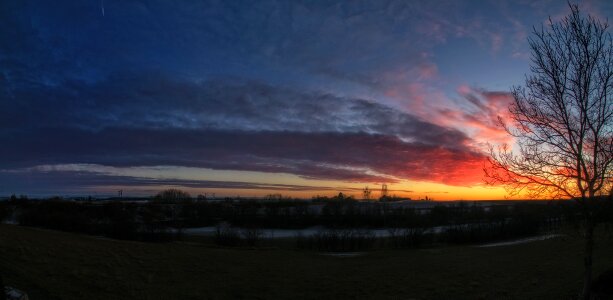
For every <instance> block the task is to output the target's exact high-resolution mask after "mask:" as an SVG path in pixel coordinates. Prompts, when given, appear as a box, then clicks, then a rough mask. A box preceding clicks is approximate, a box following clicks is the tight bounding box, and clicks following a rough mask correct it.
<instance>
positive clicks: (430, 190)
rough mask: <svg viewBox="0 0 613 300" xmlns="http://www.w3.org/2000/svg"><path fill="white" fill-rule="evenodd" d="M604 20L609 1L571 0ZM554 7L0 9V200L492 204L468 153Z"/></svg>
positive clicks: (196, 4) (99, 1) (44, 4)
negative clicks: (178, 195)
mask: <svg viewBox="0 0 613 300" xmlns="http://www.w3.org/2000/svg"><path fill="white" fill-rule="evenodd" d="M579 6H580V8H581V9H582V11H583V12H585V13H589V14H591V15H593V16H595V17H598V18H601V19H603V20H605V19H606V18H608V17H609V16H613V3H612V2H610V1H580V2H579ZM568 12H569V8H568V5H567V3H566V1H553V0H543V1H527V0H526V1H521V0H520V1H499V0H496V1H474V0H464V1H461V0H450V1H445V0H436V1H407V0H401V1H383V0H377V1H269V0H259V1H238V0H237V1H161V0H157V1H129V0H121V1H120V0H91V1H90V0H83V1H62V0H58V1H42V0H40V1H28V0H24V1H1V2H0V25H1V26H0V140H1V141H3V143H2V146H0V196H2V195H11V194H18V195H19V194H25V195H31V196H51V195H83V196H86V195H91V196H99V197H101V196H109V195H115V194H116V193H117V191H118V190H123V195H124V196H144V195H152V194H154V193H156V192H157V191H160V190H162V189H165V188H171V187H173V188H180V189H183V190H186V191H188V192H190V193H191V194H192V195H197V194H204V193H208V194H211V193H215V194H216V196H242V197H251V196H257V197H261V196H265V195H268V194H273V193H274V194H282V195H285V196H291V197H301V198H310V197H312V196H315V195H327V196H330V195H334V194H337V193H338V192H343V193H345V194H350V195H355V196H356V197H358V198H360V197H361V190H362V189H363V188H364V187H366V186H368V187H369V188H370V189H371V190H374V191H375V192H374V193H373V194H372V195H373V196H374V197H378V190H380V189H381V186H382V185H383V184H386V185H387V186H388V190H389V193H390V194H394V195H397V196H401V197H411V198H413V199H420V198H424V197H426V196H428V197H429V198H433V199H436V200H452V199H455V200H481V199H503V198H505V197H506V194H505V191H504V190H503V189H502V188H501V187H499V186H487V185H485V184H484V181H483V167H484V166H485V163H486V158H487V153H486V150H487V145H488V143H490V144H499V143H513V140H511V139H510V138H509V137H508V136H507V135H506V133H505V132H504V131H503V130H502V129H501V128H500V127H499V126H497V120H498V117H501V118H502V119H503V120H504V119H505V118H508V110H507V107H508V105H509V104H510V103H511V101H512V98H511V96H510V94H509V91H510V89H511V87H512V86H514V85H521V84H522V83H523V80H524V75H525V74H526V73H527V72H529V65H530V53H529V51H528V45H527V40H526V39H527V37H528V36H530V34H531V31H532V28H533V26H536V27H537V28H540V27H541V26H543V25H546V24H547V20H548V18H550V17H551V19H552V20H554V21H555V20H559V19H560V18H562V17H563V16H564V15H566V14H567V13H568Z"/></svg>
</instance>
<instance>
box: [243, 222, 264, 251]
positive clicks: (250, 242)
mask: <svg viewBox="0 0 613 300" xmlns="http://www.w3.org/2000/svg"><path fill="white" fill-rule="evenodd" d="M241 233H242V235H243V238H244V239H245V242H246V243H247V246H251V247H253V246H257V244H258V243H259V242H260V241H261V240H262V238H263V237H264V231H262V229H260V228H257V227H249V228H244V229H243V230H242V232H241Z"/></svg>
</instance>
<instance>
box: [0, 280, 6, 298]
mask: <svg viewBox="0 0 613 300" xmlns="http://www.w3.org/2000/svg"><path fill="white" fill-rule="evenodd" d="M0 300H6V291H5V289H4V280H2V275H0Z"/></svg>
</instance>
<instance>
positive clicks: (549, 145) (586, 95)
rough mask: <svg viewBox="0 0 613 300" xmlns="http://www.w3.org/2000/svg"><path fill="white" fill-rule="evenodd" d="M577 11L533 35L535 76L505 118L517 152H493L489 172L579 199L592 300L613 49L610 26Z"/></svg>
mask: <svg viewBox="0 0 613 300" xmlns="http://www.w3.org/2000/svg"><path fill="white" fill-rule="evenodd" d="M569 6H570V8H571V13H570V14H569V15H568V16H566V17H565V18H563V19H562V20H561V21H558V22H554V21H552V20H551V19H550V20H549V24H548V25H547V26H541V28H540V29H537V28H534V29H533V34H532V36H531V37H530V38H529V39H528V42H529V45H530V50H531V66H530V72H531V74H529V75H527V76H526V80H525V87H523V86H517V87H513V89H512V94H513V99H514V101H513V103H512V104H511V106H510V108H509V111H510V116H511V117H510V120H508V121H505V120H502V119H500V123H501V124H502V125H503V126H505V128H506V129H507V132H508V133H509V134H510V135H512V136H513V137H514V138H515V141H516V145H517V146H516V148H511V147H510V146H508V145H503V146H499V147H497V148H494V147H493V146H492V147H491V148H490V152H491V157H490V163H491V166H490V167H487V168H486V169H485V171H486V178H487V179H486V181H487V182H488V183H491V184H504V185H505V187H506V188H507V191H509V192H510V193H511V194H521V193H526V194H527V195H528V196H529V197H553V198H571V199H575V200H576V201H577V203H578V204H579V207H580V208H581V209H580V212H581V213H582V216H583V221H584V225H585V226H584V229H585V256H584V267H585V274H584V287H583V293H582V295H583V297H584V299H589V297H590V286H591V281H592V252H593V247H594V239H593V233H594V227H595V225H596V224H595V218H594V213H595V211H594V207H595V204H596V202H597V199H598V198H599V196H602V195H603V194H607V193H611V191H612V190H611V178H612V177H611V175H612V174H611V170H612V168H611V162H612V160H613V155H612V154H613V107H612V103H613V102H611V101H610V98H611V96H613V94H612V92H613V43H612V39H611V35H610V34H609V33H608V32H607V28H608V26H609V25H608V24H607V23H606V22H604V23H603V22H601V21H599V20H597V19H595V18H593V17H591V16H589V15H588V16H587V17H584V16H582V14H581V13H580V11H579V8H578V6H577V5H572V4H569Z"/></svg>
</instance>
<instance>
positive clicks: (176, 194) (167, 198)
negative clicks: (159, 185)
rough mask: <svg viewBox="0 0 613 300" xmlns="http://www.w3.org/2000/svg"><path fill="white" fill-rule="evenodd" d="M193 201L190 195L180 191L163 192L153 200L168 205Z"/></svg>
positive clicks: (168, 190) (169, 190)
mask: <svg viewBox="0 0 613 300" xmlns="http://www.w3.org/2000/svg"><path fill="white" fill-rule="evenodd" d="M191 199H192V197H191V196H190V194H189V193H187V192H184V191H182V190H179V189H167V190H163V191H161V192H159V193H157V195H155V197H153V200H155V201H158V202H166V203H177V202H181V201H190V200H191Z"/></svg>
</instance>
